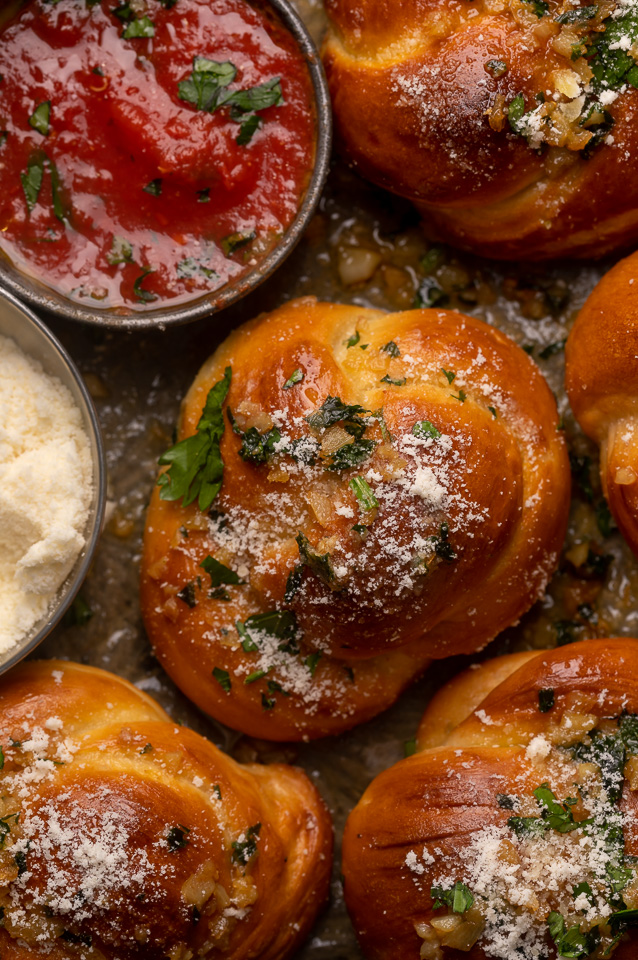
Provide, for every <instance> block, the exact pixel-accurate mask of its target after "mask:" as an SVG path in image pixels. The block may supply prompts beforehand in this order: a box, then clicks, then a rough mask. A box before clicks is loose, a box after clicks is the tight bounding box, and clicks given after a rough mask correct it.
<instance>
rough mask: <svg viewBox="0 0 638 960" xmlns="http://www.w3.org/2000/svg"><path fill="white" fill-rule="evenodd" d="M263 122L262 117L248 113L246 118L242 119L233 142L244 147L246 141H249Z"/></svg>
mask: <svg viewBox="0 0 638 960" xmlns="http://www.w3.org/2000/svg"><path fill="white" fill-rule="evenodd" d="M263 122H264V118H263V117H260V116H259V114H257V113H251V114H249V116H248V118H247V119H246V120H244V122H243V123H242V125H241V127H240V128H239V133H238V134H237V136H236V137H235V143H236V144H237V145H238V146H239V147H245V146H246V144H247V143H250V141H251V140H252V138H253V137H254V135H255V134H256V133H257V131H258V130H259V128H260V127H261V126H262V125H263Z"/></svg>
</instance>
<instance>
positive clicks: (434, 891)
mask: <svg viewBox="0 0 638 960" xmlns="http://www.w3.org/2000/svg"><path fill="white" fill-rule="evenodd" d="M430 896H431V897H432V899H433V900H434V903H433V905H432V906H433V907H434V909H435V910H438V909H439V907H448V908H449V909H450V910H451V911H452V912H453V913H465V911H466V910H469V909H470V907H471V906H472V904H473V903H474V895H473V893H472V891H471V890H470V888H469V887H467V886H466V885H465V884H464V883H455V884H454V886H453V887H451V888H449V889H446V888H445V887H432V888H431V889H430Z"/></svg>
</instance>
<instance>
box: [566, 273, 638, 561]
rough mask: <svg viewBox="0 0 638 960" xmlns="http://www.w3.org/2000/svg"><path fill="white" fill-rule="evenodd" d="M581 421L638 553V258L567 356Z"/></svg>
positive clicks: (602, 297)
mask: <svg viewBox="0 0 638 960" xmlns="http://www.w3.org/2000/svg"><path fill="white" fill-rule="evenodd" d="M565 364H566V366H565V373H566V382H565V385H566V388H567V394H568V396H569V402H570V404H571V407H572V410H573V411H574V415H575V416H576V419H577V420H578V422H579V423H580V425H581V427H582V428H583V430H584V431H585V433H586V434H587V435H588V436H589V437H591V438H592V440H595V441H596V443H597V444H599V446H600V475H601V479H602V484H603V490H604V492H605V496H606V497H607V500H608V502H609V507H610V509H611V512H612V513H613V515H614V518H615V519H616V522H617V524H618V526H619V528H620V530H621V531H622V533H623V535H624V536H625V537H626V539H627V540H628V542H629V545H630V546H631V548H632V550H633V551H634V553H638V256H636V254H633V255H632V256H631V257H627V259H625V260H621V262H620V263H618V264H616V266H615V267H614V268H613V269H612V270H610V271H609V272H608V273H607V274H605V276H604V277H603V279H602V280H601V281H600V283H599V284H598V286H597V287H596V288H595V289H594V291H593V293H592V294H591V295H590V296H589V298H588V300H587V301H586V303H585V305H584V307H583V308H582V310H581V312H580V314H579V316H578V319H577V320H576V323H575V324H574V326H573V328H572V332H571V334H570V336H569V339H568V340H567V345H566V350H565Z"/></svg>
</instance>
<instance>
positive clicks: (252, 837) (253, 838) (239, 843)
mask: <svg viewBox="0 0 638 960" xmlns="http://www.w3.org/2000/svg"><path fill="white" fill-rule="evenodd" d="M260 830H261V823H256V824H254V826H252V827H248V829H247V830H246V833H245V835H244V839H243V840H242V839H239V840H233V842H232V844H231V847H232V849H233V853H232V860H233V863H240V864H243V865H244V866H245V865H246V864H247V863H250V861H251V860H252V859H253V857H256V856H257V852H258V851H257V840H258V838H259V831H260Z"/></svg>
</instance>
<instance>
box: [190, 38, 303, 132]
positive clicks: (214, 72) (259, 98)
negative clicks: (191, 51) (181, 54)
mask: <svg viewBox="0 0 638 960" xmlns="http://www.w3.org/2000/svg"><path fill="white" fill-rule="evenodd" d="M236 76H237V67H236V66H235V65H234V64H233V63H231V62H230V61H229V60H226V61H223V62H219V61H217V60H208V59H207V58H206V57H195V58H194V59H193V72H192V73H191V75H190V77H189V78H188V79H186V80H182V81H181V82H180V83H179V84H178V85H177V96H178V97H179V98H180V100H184V101H185V102H186V103H191V104H193V106H194V107H196V109H197V110H204V111H206V112H207V113H214V112H215V110H219V109H221V108H222V107H229V108H230V118H231V120H233V121H234V122H235V123H239V124H240V125H241V126H240V129H239V134H238V136H237V138H236V143H238V144H239V145H240V146H245V145H246V144H248V143H250V141H251V139H252V137H253V135H254V134H255V132H256V131H257V130H258V129H259V127H260V125H261V123H262V122H263V120H262V118H261V117H258V116H257V113H258V112H259V111H260V110H266V109H267V108H268V107H278V106H280V105H281V104H282V103H283V102H284V100H283V94H282V90H281V78H280V77H272V78H271V79H270V80H266V81H265V83H261V84H259V85H258V86H255V87H248V88H247V89H245V90H233V91H230V90H228V87H229V86H230V84H231V83H232V82H233V80H234V79H235V77H236Z"/></svg>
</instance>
